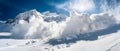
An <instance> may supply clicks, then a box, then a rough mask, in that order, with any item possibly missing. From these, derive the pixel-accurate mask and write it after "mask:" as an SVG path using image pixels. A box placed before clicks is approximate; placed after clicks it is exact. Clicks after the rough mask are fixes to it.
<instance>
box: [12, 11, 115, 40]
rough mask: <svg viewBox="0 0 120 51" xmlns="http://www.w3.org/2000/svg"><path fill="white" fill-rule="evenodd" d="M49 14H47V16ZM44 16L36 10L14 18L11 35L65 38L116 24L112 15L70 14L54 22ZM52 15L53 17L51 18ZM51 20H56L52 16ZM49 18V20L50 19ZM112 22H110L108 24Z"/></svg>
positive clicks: (17, 36) (15, 36)
mask: <svg viewBox="0 0 120 51" xmlns="http://www.w3.org/2000/svg"><path fill="white" fill-rule="evenodd" d="M49 14H51V13H47V15H49ZM47 15H46V14H41V13H39V12H37V11H36V10H31V11H27V12H24V13H21V14H19V15H18V16H17V17H16V21H15V23H14V24H15V26H14V27H13V28H12V30H11V33H12V37H14V38H27V39H28V38H40V39H50V38H66V37H69V36H73V35H76V34H81V33H85V32H91V31H96V30H101V29H105V28H107V27H109V26H112V25H114V24H116V20H115V19H114V16H113V15H109V14H107V13H101V14H93V15H91V16H89V15H88V14H85V13H81V14H77V13H76V12H74V11H73V12H71V13H70V17H66V19H65V20H62V21H59V22H56V21H55V20H51V21H49V22H48V21H45V17H48V16H47ZM52 15H53V16H52ZM52 15H51V16H52V17H51V18H56V17H57V16H55V15H54V14H52ZM51 18H50V19H51ZM110 21H112V22H110Z"/></svg>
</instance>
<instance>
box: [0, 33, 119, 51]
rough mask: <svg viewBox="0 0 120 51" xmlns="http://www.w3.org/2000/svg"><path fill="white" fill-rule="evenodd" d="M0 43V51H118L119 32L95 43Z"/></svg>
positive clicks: (34, 41)
mask: <svg viewBox="0 0 120 51" xmlns="http://www.w3.org/2000/svg"><path fill="white" fill-rule="evenodd" d="M0 42H2V43H0V51H119V50H120V31H118V32H116V33H112V34H110V35H107V36H102V37H100V38H99V39H98V40H95V41H84V40H81V41H77V42H76V43H70V44H60V45H55V46H52V45H50V44H45V41H43V40H40V39H24V40H20V39H18V40H17V39H1V40H0Z"/></svg>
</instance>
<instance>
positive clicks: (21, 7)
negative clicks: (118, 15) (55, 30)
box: [0, 0, 120, 20]
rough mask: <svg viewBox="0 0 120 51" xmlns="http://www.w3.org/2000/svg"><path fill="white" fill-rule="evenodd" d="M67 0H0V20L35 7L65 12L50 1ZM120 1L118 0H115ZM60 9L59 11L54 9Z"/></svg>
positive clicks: (96, 1) (58, 2) (97, 1)
mask: <svg viewBox="0 0 120 51" xmlns="http://www.w3.org/2000/svg"><path fill="white" fill-rule="evenodd" d="M67 1H69V0H0V20H6V19H10V18H11V19H13V18H14V17H15V16H16V15H18V14H19V13H21V12H25V11H28V10H31V9H36V10H37V11H39V12H45V11H50V12H57V13H65V12H66V11H64V10H61V9H58V8H56V7H55V6H53V5H50V3H54V4H63V3H64V2H67ZM107 1H108V3H109V5H113V4H112V0H107ZM117 2H118V3H120V0H117ZM98 3H99V0H95V4H96V5H99V4H98ZM56 10H60V11H56ZM95 11H96V12H100V9H99V6H98V8H96V9H95Z"/></svg>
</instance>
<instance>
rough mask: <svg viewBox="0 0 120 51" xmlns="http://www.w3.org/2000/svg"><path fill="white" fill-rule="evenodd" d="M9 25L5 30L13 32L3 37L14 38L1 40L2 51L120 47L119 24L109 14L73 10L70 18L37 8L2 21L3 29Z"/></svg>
mask: <svg viewBox="0 0 120 51" xmlns="http://www.w3.org/2000/svg"><path fill="white" fill-rule="evenodd" d="M3 24H4V25H8V26H2V25H3ZM9 26H10V28H6V29H5V30H8V32H10V33H2V34H11V35H10V38H12V39H9V40H4V39H3V40H0V42H3V43H0V45H1V46H0V51H8V50H10V51H50V50H51V51H70V50H71V51H73V50H75V49H76V51H89V50H90V51H106V50H108V51H110V50H112V49H113V50H114V49H115V48H117V49H118V48H119V45H115V44H116V43H119V42H120V41H119V40H120V39H119V35H120V34H119V33H120V32H119V31H118V30H119V29H120V28H119V26H120V24H118V23H117V20H116V19H115V17H114V16H113V15H111V14H108V13H100V14H92V15H88V14H86V13H80V14H78V13H77V12H75V11H71V12H70V16H66V15H64V14H57V13H50V12H44V13H40V12H38V11H36V10H35V9H34V10H30V11H26V12H23V13H20V14H19V15H17V16H16V18H15V19H9V20H6V21H0V28H4V27H9ZM117 31H118V32H117ZM2 34H1V35H2ZM14 39H21V40H14ZM91 39H94V40H95V41H92V40H91ZM81 40H83V41H81ZM86 40H89V41H86ZM73 42H74V43H73ZM14 43H15V44H14ZM100 44H101V45H100ZM53 45H54V46H53ZM76 45H78V46H76ZM112 46H113V47H112ZM114 46H115V47H114ZM25 47H26V48H25ZM110 48H111V49H110ZM5 49H8V50H5ZM18 49H19V50H18ZM116 51H117V50H116Z"/></svg>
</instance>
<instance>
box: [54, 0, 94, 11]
mask: <svg viewBox="0 0 120 51" xmlns="http://www.w3.org/2000/svg"><path fill="white" fill-rule="evenodd" d="M56 7H57V8H60V9H63V10H67V11H71V10H74V11H78V12H85V11H90V10H93V9H94V8H95V4H94V1H93V0H70V1H68V2H66V3H63V4H60V5H56Z"/></svg>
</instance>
